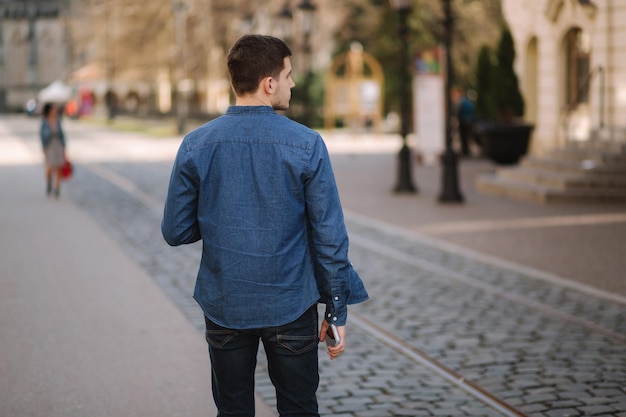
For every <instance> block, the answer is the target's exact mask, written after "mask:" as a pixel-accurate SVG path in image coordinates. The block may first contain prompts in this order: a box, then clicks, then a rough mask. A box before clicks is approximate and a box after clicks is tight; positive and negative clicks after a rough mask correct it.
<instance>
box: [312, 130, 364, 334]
mask: <svg viewBox="0 0 626 417" xmlns="http://www.w3.org/2000/svg"><path fill="white" fill-rule="evenodd" d="M308 162H309V170H308V173H309V175H308V177H307V180H306V181H305V200H306V210H307V219H308V232H309V248H310V252H311V256H312V259H313V264H314V268H315V278H316V280H317V286H318V289H319V292H320V294H321V302H322V303H324V304H326V314H325V319H326V320H327V321H329V322H331V323H334V324H336V325H338V326H342V325H345V323H346V320H347V315H348V309H347V306H348V304H356V303H360V302H363V301H365V300H367V299H368V295H367V291H366V290H365V287H364V285H363V282H362V280H361V278H360V277H359V275H358V274H357V272H356V271H355V270H354V268H353V266H352V264H351V263H350V261H349V259H348V234H347V231H346V227H345V224H344V218H343V211H342V209H341V202H340V200H339V193H338V191H337V185H336V183H335V177H334V174H333V170H332V166H331V163H330V157H329V155H328V151H327V149H326V146H325V145H324V142H323V140H322V138H321V137H319V135H318V136H317V139H316V140H315V141H314V144H313V146H312V150H311V153H310V158H309V161H308Z"/></svg>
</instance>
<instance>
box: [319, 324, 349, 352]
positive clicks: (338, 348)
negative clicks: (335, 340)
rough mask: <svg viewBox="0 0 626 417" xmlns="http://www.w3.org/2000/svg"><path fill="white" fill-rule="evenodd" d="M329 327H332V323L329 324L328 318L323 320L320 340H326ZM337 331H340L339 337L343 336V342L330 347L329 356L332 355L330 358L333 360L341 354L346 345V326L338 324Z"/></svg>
mask: <svg viewBox="0 0 626 417" xmlns="http://www.w3.org/2000/svg"><path fill="white" fill-rule="evenodd" d="M328 327H330V324H328V322H327V321H326V320H322V326H321V329H320V342H325V341H326V337H327V335H326V332H327V331H328ZM337 332H338V333H339V337H340V338H341V343H339V344H338V345H337V346H329V347H328V356H329V357H330V360H333V359H335V358H337V357H338V356H339V355H341V354H342V353H343V351H344V350H345V347H346V326H337Z"/></svg>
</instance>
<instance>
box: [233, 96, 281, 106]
mask: <svg viewBox="0 0 626 417" xmlns="http://www.w3.org/2000/svg"><path fill="white" fill-rule="evenodd" d="M235 106H269V107H272V103H271V101H270V99H269V97H265V96H260V95H258V94H249V95H246V96H237V98H236V99H235Z"/></svg>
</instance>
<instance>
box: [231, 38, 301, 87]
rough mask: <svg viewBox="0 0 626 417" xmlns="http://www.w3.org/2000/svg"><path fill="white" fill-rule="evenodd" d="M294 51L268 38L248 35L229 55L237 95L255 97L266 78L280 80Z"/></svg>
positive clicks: (238, 41) (232, 81) (278, 40)
mask: <svg viewBox="0 0 626 417" xmlns="http://www.w3.org/2000/svg"><path fill="white" fill-rule="evenodd" d="M289 56H291V49H289V46H287V44H286V43H285V42H283V41H282V40H280V39H278V38H275V37H273V36H267V35H244V36H242V37H241V38H239V39H238V40H237V41H236V42H235V43H234V44H233V46H232V47H231V48H230V51H228V72H229V73H230V82H231V84H232V86H233V90H235V94H237V95H238V96H243V95H245V94H249V93H254V92H255V91H256V90H257V88H258V87H259V83H260V82H261V80H262V79H263V78H265V77H277V76H278V74H280V72H281V71H282V70H283V69H284V67H285V62H284V61H285V58H286V57H289Z"/></svg>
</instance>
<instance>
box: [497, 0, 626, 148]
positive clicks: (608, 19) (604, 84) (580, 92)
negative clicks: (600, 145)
mask: <svg viewBox="0 0 626 417" xmlns="http://www.w3.org/2000/svg"><path fill="white" fill-rule="evenodd" d="M502 6H503V12H504V15H505V17H506V20H507V23H508V24H509V26H510V28H511V31H512V33H513V36H514V38H515V42H516V51H517V61H516V66H517V68H516V69H517V72H518V74H519V75H520V79H521V84H522V88H523V92H524V97H525V99H526V119H527V120H529V121H530V122H532V123H534V124H535V125H536V127H535V131H534V138H533V143H532V152H533V153H535V154H541V153H543V152H545V151H548V150H550V149H554V148H559V147H562V146H563V145H564V144H565V143H567V141H572V140H578V141H584V140H589V139H594V138H597V139H604V140H619V141H626V0H533V1H519V0H502Z"/></svg>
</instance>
